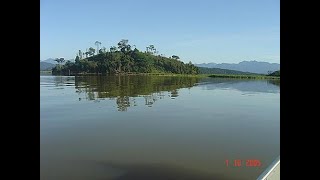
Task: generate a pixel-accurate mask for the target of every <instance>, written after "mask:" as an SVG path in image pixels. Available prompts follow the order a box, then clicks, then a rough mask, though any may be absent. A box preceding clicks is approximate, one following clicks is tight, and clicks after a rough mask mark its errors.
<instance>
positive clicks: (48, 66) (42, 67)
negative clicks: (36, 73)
mask: <svg viewBox="0 0 320 180" xmlns="http://www.w3.org/2000/svg"><path fill="white" fill-rule="evenodd" d="M55 66H56V65H55V64H52V63H47V62H43V61H40V71H45V70H51V69H52V68H53V67H55Z"/></svg>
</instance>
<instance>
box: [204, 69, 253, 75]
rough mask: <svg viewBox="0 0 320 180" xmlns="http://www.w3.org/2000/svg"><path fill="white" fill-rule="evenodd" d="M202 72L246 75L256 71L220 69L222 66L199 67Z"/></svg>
mask: <svg viewBox="0 0 320 180" xmlns="http://www.w3.org/2000/svg"><path fill="white" fill-rule="evenodd" d="M198 68H199V71H200V74H244V75H254V74H255V73H250V72H242V71H236V70H230V69H220V68H206V67H198Z"/></svg>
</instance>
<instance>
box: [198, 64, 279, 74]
mask: <svg viewBox="0 0 320 180" xmlns="http://www.w3.org/2000/svg"><path fill="white" fill-rule="evenodd" d="M195 66H198V67H207V68H220V69H229V70H236V71H242V72H251V73H258V74H267V73H268V71H272V72H274V71H277V70H280V64H278V63H268V62H259V61H242V62H240V63H237V64H236V63H220V64H216V63H201V64H195Z"/></svg>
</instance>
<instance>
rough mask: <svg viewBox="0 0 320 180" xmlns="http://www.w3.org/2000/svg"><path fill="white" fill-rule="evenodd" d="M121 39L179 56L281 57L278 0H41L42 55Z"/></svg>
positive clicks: (201, 59) (223, 59)
mask: <svg viewBox="0 0 320 180" xmlns="http://www.w3.org/2000/svg"><path fill="white" fill-rule="evenodd" d="M121 39H128V40H129V44H130V45H135V46H136V47H137V49H139V50H143V51H145V50H146V47H147V46H148V45H151V44H152V45H154V46H155V48H156V49H157V50H158V51H159V54H164V55H165V56H167V57H169V56H172V55H178V56H179V57H180V60H181V61H183V62H189V61H191V62H192V63H209V62H214V63H238V62H241V61H251V60H256V61H265V62H270V63H280V0H121V1H118V0H40V60H45V59H48V58H57V57H64V58H65V59H74V58H75V56H76V53H77V52H78V50H82V51H85V50H86V49H87V48H89V47H94V48H95V47H96V46H95V45H94V43H95V42H96V41H100V42H101V43H102V46H104V47H106V48H107V49H109V48H110V46H115V45H116V44H117V43H118V42H119V41H120V40H121Z"/></svg>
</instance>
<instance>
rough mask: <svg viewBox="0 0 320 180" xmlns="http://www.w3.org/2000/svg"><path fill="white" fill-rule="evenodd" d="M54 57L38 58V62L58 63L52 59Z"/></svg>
mask: <svg viewBox="0 0 320 180" xmlns="http://www.w3.org/2000/svg"><path fill="white" fill-rule="evenodd" d="M54 60H55V59H54V58H49V59H46V60H40V62H46V63H50V64H58V63H57V61H54Z"/></svg>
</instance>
